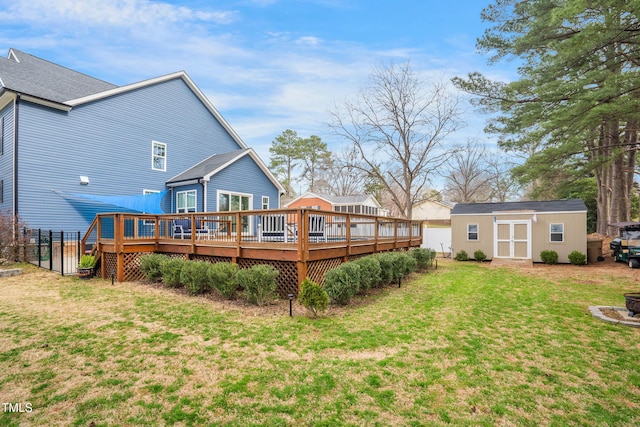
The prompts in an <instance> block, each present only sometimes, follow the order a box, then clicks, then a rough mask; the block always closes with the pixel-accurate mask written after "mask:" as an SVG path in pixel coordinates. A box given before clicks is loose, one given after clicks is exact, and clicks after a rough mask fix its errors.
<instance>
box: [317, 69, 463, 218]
mask: <svg viewBox="0 0 640 427" xmlns="http://www.w3.org/2000/svg"><path fill="white" fill-rule="evenodd" d="M458 104H459V100H458V96H457V95H454V94H452V93H451V92H449V88H448V86H447V85H446V84H445V83H444V82H442V81H423V80H421V79H420V78H419V77H418V76H417V75H416V74H415V73H414V72H413V71H412V69H411V67H410V65H409V63H404V64H402V65H399V66H396V65H393V64H391V65H388V66H381V67H376V68H374V70H373V73H372V75H371V77H370V84H369V85H368V86H367V87H365V88H364V89H362V90H361V91H360V93H359V95H358V96H357V97H356V99H355V100H353V101H346V102H345V104H344V107H343V108H342V109H340V108H338V107H336V108H335V110H334V111H332V112H331V114H332V118H333V120H332V123H331V124H330V127H331V129H332V130H333V131H334V133H335V134H336V135H338V136H340V137H342V138H344V139H346V140H347V141H349V142H350V143H351V144H352V145H353V147H354V149H355V150H356V152H357V153H358V154H359V156H360V158H361V160H362V165H358V166H357V167H358V168H359V169H360V170H361V171H363V173H366V174H371V175H372V176H374V177H375V178H376V179H377V180H379V181H380V182H381V183H382V184H383V185H384V187H385V189H386V190H387V191H388V192H389V194H390V195H391V198H392V200H393V203H394V204H395V205H396V206H397V207H398V210H399V212H401V214H402V215H403V216H404V217H406V218H411V215H412V206H413V205H414V204H415V203H417V202H419V201H420V198H421V195H422V194H423V193H424V191H423V190H424V189H425V187H426V186H427V184H428V183H429V179H430V177H431V175H432V174H433V173H434V172H435V171H436V170H437V169H438V168H439V167H440V166H442V165H443V163H444V162H446V160H447V159H448V158H449V156H450V155H451V152H450V150H448V149H446V147H444V139H445V138H446V137H447V136H448V135H449V134H451V133H452V132H454V131H455V130H456V129H457V128H458V126H459V124H460V123H459V110H458Z"/></svg>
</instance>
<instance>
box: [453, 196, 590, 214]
mask: <svg viewBox="0 0 640 427" xmlns="http://www.w3.org/2000/svg"><path fill="white" fill-rule="evenodd" d="M525 210H527V211H535V212H580V211H586V210H587V206H586V205H585V204H584V202H583V201H582V200H580V199H563V200H547V201H537V200H532V201H528V202H505V203H458V204H456V205H455V206H454V207H453V210H452V211H451V215H469V214H487V213H492V212H501V211H525Z"/></svg>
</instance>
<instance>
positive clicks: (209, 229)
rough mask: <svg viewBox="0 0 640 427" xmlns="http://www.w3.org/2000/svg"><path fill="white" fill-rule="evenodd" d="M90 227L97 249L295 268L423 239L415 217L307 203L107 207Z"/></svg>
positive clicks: (410, 244) (119, 274)
mask: <svg viewBox="0 0 640 427" xmlns="http://www.w3.org/2000/svg"><path fill="white" fill-rule="evenodd" d="M94 228H95V230H96V233H95V234H96V243H97V248H98V251H99V252H105V253H116V254H124V253H135V252H169V253H182V254H186V255H187V256H190V255H207V256H221V257H228V258H231V259H232V260H233V261H234V262H235V259H237V258H251V259H265V260H270V259H271V260H281V261H295V262H298V263H302V265H301V267H302V273H299V274H304V273H305V270H306V268H305V266H306V262H307V261H313V260H319V259H329V258H336V257H342V258H345V260H346V259H347V258H348V257H349V256H351V255H358V254H365V253H374V252H379V251H384V250H394V249H399V248H409V247H414V246H419V244H420V243H421V242H422V226H421V222H420V221H412V220H405V219H399V218H390V217H379V216H370V215H361V214H350V213H341V212H332V211H320V210H311V209H270V210H259V211H235V212H206V213H202V212H197V213H188V214H163V215H147V214H129V213H107V214H99V215H98V216H97V217H96V220H95V221H94V224H92V228H91V229H90V231H93V229H94ZM85 242H86V240H84V239H83V244H84V243H85ZM119 264H120V263H119ZM117 270H118V271H117V277H118V280H123V278H124V273H123V268H122V267H121V266H120V265H118V268H117ZM299 271H300V269H299ZM113 273H114V272H111V274H113ZM103 276H104V272H103Z"/></svg>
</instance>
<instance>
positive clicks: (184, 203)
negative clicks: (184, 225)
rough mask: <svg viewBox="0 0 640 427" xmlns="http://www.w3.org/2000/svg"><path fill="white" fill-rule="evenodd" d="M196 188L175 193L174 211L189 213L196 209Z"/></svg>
mask: <svg viewBox="0 0 640 427" xmlns="http://www.w3.org/2000/svg"><path fill="white" fill-rule="evenodd" d="M196 201H197V193H196V190H189V191H178V192H177V193H176V212H178V213H189V212H195V211H196Z"/></svg>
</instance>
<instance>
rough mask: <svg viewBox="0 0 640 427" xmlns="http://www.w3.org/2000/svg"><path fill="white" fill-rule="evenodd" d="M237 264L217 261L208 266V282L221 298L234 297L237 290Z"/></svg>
mask: <svg viewBox="0 0 640 427" xmlns="http://www.w3.org/2000/svg"><path fill="white" fill-rule="evenodd" d="M237 272H238V265H237V264H232V263H230V262H217V263H215V264H212V265H211V266H210V267H209V272H208V274H209V284H210V286H211V287H212V288H213V289H215V290H216V291H217V292H218V293H219V294H220V295H221V296H222V297H223V298H226V299H234V298H235V297H236V293H237V292H238V280H237V277H236V274H237Z"/></svg>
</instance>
